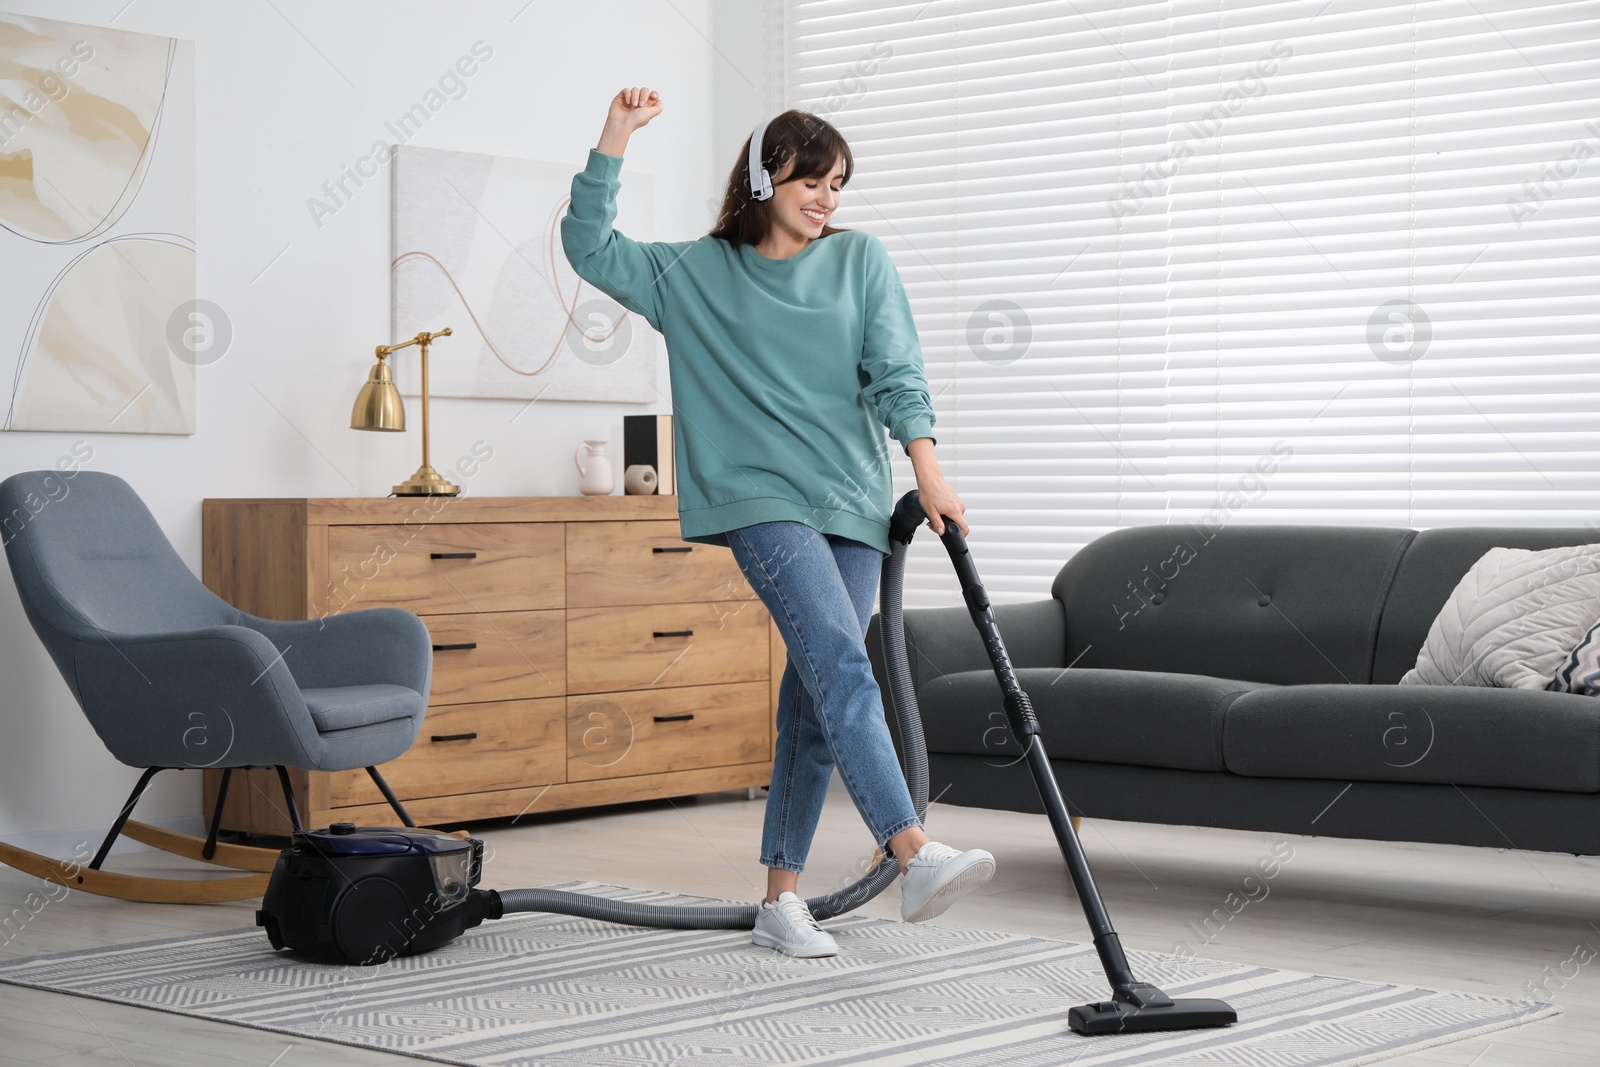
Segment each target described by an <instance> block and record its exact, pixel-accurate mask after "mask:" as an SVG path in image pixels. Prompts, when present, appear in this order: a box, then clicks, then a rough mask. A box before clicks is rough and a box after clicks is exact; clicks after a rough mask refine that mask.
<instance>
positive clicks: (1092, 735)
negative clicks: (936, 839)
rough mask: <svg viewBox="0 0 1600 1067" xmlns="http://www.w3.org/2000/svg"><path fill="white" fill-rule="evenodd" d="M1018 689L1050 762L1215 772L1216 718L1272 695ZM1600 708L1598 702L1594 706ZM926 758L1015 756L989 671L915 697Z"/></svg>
mask: <svg viewBox="0 0 1600 1067" xmlns="http://www.w3.org/2000/svg"><path fill="white" fill-rule="evenodd" d="M1016 676H1017V682H1018V684H1020V685H1021V686H1022V688H1023V691H1024V692H1026V693H1027V694H1028V698H1029V699H1030V700H1031V701H1032V702H1033V710H1034V713H1035V714H1036V715H1038V717H1039V726H1040V733H1041V736H1042V737H1043V739H1044V746H1045V751H1046V752H1047V753H1049V754H1050V755H1051V756H1052V757H1054V758H1060V759H1080V760H1091V761H1093V762H1096V763H1133V764H1138V765H1141V766H1146V767H1174V768H1178V769H1182V770H1195V771H1220V770H1222V769H1223V760H1222V723H1223V713H1224V712H1225V711H1226V710H1227V708H1228V705H1229V704H1231V703H1232V702H1233V700H1234V699H1235V698H1236V697H1238V696H1239V694H1241V693H1245V692H1249V691H1253V690H1259V689H1272V688H1276V687H1274V686H1269V685H1264V684H1262V683H1259V682H1239V681H1232V680H1229V679H1224V678H1209V677H1205V676H1203V675H1195V674H1163V673H1159V672H1155V671H1122V670H1106V669H1101V668H1095V667H1088V668H1079V667H1073V668H1072V669H1070V670H1059V669H1055V668H1048V667H1027V668H1022V669H1020V670H1017V671H1016ZM1597 703H1600V702H1597ZM917 705H918V707H919V708H920V709H921V711H922V724H923V725H922V731H923V736H924V737H925V738H926V740H927V744H928V751H929V752H944V753H950V754H958V755H972V756H993V757H995V761H996V763H1002V762H1008V761H1011V760H1014V759H1016V758H1018V757H1020V756H1021V755H1022V746H1021V745H1020V744H1018V743H1017V740H1016V738H1014V737H1013V736H1012V735H1011V726H1010V723H1009V722H1008V721H1007V720H1006V712H1005V703H1004V701H1003V700H1002V698H1001V694H1000V683H999V682H998V681H997V680H996V678H995V675H994V671H993V670H986V671H963V672H961V673H958V674H946V675H942V676H940V677H938V678H935V679H934V680H933V681H931V682H928V683H926V684H925V685H923V686H921V687H920V688H919V689H918V690H917Z"/></svg>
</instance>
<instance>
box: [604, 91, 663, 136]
mask: <svg viewBox="0 0 1600 1067" xmlns="http://www.w3.org/2000/svg"><path fill="white" fill-rule="evenodd" d="M659 114H661V94H660V93H658V92H656V91H655V90H654V89H651V88H649V87H648V86H635V87H634V88H632V89H624V90H622V92H620V93H618V94H617V95H616V96H614V97H612V98H611V110H610V111H609V112H608V113H607V114H606V123H607V124H608V125H611V126H613V127H615V128H617V129H620V130H624V131H626V132H628V133H632V132H633V131H634V130H637V129H638V128H639V127H641V126H643V125H644V124H645V123H647V122H649V121H650V120H651V119H653V118H655V117H656V116H657V115H659Z"/></svg>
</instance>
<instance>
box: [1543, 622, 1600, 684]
mask: <svg viewBox="0 0 1600 1067" xmlns="http://www.w3.org/2000/svg"><path fill="white" fill-rule="evenodd" d="M1545 688H1546V689H1550V690H1554V691H1555V692H1557V693H1575V694H1577V695H1579V696H1586V697H1592V696H1600V622H1597V623H1595V624H1594V625H1593V626H1591V627H1590V628H1589V632H1588V633H1586V634H1584V635H1583V640H1581V641H1579V642H1578V647H1577V648H1575V649H1573V650H1572V652H1571V654H1570V655H1568V656H1567V658H1566V661H1565V662H1564V663H1562V664H1561V666H1560V667H1558V668H1556V673H1555V677H1554V678H1551V679H1550V684H1548V685H1546V686H1545Z"/></svg>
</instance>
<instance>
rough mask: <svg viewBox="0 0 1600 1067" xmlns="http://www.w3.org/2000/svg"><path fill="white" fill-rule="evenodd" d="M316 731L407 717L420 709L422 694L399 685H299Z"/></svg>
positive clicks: (348, 728) (349, 727)
mask: <svg viewBox="0 0 1600 1067" xmlns="http://www.w3.org/2000/svg"><path fill="white" fill-rule="evenodd" d="M300 695H301V696H303V697H305V701H306V707H307V708H308V709H309V710H310V712H311V720H312V721H313V722H315V723H316V724H317V732H318V733H324V734H325V733H331V732H332V731H335V730H353V729H355V728H356V727H358V726H372V725H373V724H375V723H380V722H388V721H389V720H390V719H408V718H410V717H411V716H413V715H419V714H421V712H422V708H423V705H424V704H425V703H426V702H425V701H424V700H423V698H422V694H420V693H418V692H417V691H416V690H414V689H407V688H406V687H405V686H403V685H340V686H332V687H329V688H327V689H302V690H300Z"/></svg>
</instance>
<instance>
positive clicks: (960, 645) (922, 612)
mask: <svg viewBox="0 0 1600 1067" xmlns="http://www.w3.org/2000/svg"><path fill="white" fill-rule="evenodd" d="M989 610H990V611H991V612H993V613H994V621H995V625H996V626H998V627H999V628H1000V639H1001V640H1002V641H1004V642H1005V645H1006V652H1007V654H1008V655H1009V657H1010V659H1011V666H1012V667H1014V668H1017V669H1021V668H1023V667H1056V668H1060V667H1065V666H1066V652H1067V619H1066V609H1065V608H1064V607H1063V606H1062V604H1061V601H1059V600H1057V599H1056V598H1055V597H1046V598H1045V599H1044V600H1031V601H1027V602H1025V603H1021V604H995V605H993V606H991V607H990V609H989ZM901 621H902V622H903V624H904V626H905V631H906V656H907V658H908V659H909V660H910V661H911V664H910V665H911V678H912V681H913V682H914V684H915V685H916V686H917V688H918V689H921V688H922V687H923V686H924V685H927V684H928V683H929V682H931V681H933V680H934V679H935V678H939V677H941V676H943V675H946V674H960V673H962V672H964V671H992V670H993V669H994V667H993V665H992V664H991V663H990V662H989V653H988V651H987V650H986V649H985V648H984V647H983V638H982V637H981V636H980V635H979V634H978V628H977V627H976V626H974V625H973V624H972V613H971V612H969V611H968V610H967V607H966V605H965V604H962V605H960V606H958V607H950V608H910V609H907V610H905V611H902V612H901ZM881 625H882V623H881V621H880V616H879V615H877V614H875V615H873V617H872V623H871V624H870V626H869V627H868V629H867V648H868V653H869V655H871V656H874V657H876V659H875V661H874V670H876V669H877V667H878V661H880V660H881V659H882V655H883V652H882V639H881V637H880V633H881V631H880V630H879V629H878V628H879V627H880V626H881ZM884 677H885V678H887V675H885V676H884ZM882 682H883V680H882V679H880V684H882Z"/></svg>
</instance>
